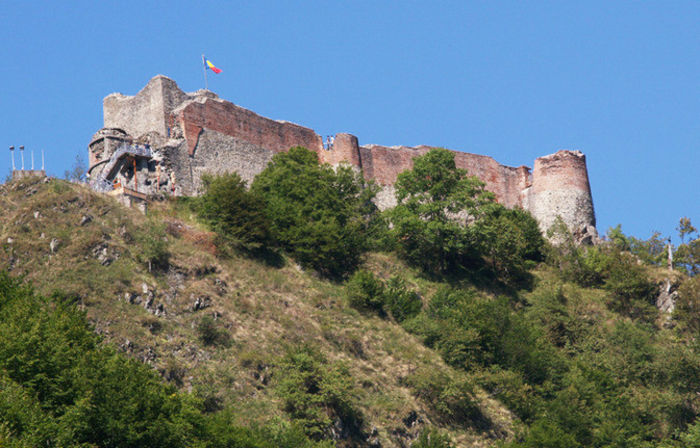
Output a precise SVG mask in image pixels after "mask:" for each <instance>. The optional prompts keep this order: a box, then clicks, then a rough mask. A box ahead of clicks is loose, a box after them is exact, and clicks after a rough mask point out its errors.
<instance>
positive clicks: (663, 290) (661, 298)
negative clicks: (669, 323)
mask: <svg viewBox="0 0 700 448" xmlns="http://www.w3.org/2000/svg"><path fill="white" fill-rule="evenodd" d="M676 297H678V291H676V290H675V287H674V285H672V284H671V280H669V279H666V280H665V281H664V282H663V283H662V284H661V286H660V288H659V295H658V296H657V297H656V307H657V308H658V309H659V311H661V312H662V313H669V314H670V313H673V310H674V309H675V308H676Z"/></svg>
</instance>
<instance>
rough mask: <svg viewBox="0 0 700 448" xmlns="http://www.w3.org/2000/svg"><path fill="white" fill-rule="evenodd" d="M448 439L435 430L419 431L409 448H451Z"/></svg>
mask: <svg viewBox="0 0 700 448" xmlns="http://www.w3.org/2000/svg"><path fill="white" fill-rule="evenodd" d="M453 447H454V445H452V442H451V441H450V438H449V437H448V436H447V435H445V434H440V433H439V432H438V431H437V430H435V429H426V430H424V431H421V433H420V435H419V436H418V438H417V439H416V441H415V442H413V443H412V444H411V448H453Z"/></svg>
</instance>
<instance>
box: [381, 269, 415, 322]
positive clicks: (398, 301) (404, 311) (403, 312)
mask: <svg viewBox="0 0 700 448" xmlns="http://www.w3.org/2000/svg"><path fill="white" fill-rule="evenodd" d="M384 296H385V299H384V306H385V309H386V311H387V312H388V313H389V314H391V317H393V318H394V319H395V320H396V321H397V322H403V321H404V320H406V319H410V318H412V317H415V316H416V315H418V313H420V311H421V308H422V307H423V302H422V301H421V298H420V296H419V295H418V293H416V292H415V291H412V290H410V289H408V287H407V286H406V282H405V280H404V279H402V278H401V277H399V276H393V277H391V278H390V279H389V281H388V282H387V283H386V287H385V291H384Z"/></svg>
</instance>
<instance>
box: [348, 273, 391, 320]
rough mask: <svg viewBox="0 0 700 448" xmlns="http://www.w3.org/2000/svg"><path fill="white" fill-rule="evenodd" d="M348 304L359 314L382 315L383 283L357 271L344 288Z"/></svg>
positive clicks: (370, 274) (371, 275) (372, 276)
mask: <svg viewBox="0 0 700 448" xmlns="http://www.w3.org/2000/svg"><path fill="white" fill-rule="evenodd" d="M345 294H346V297H347V300H348V304H349V305H350V306H351V307H353V308H355V309H356V310H358V311H361V312H371V313H377V314H379V315H384V300H385V289H384V283H383V282H382V281H381V280H379V279H378V278H377V277H375V276H374V274H372V273H371V272H369V271H365V270H359V271H357V272H355V274H353V276H352V277H350V279H349V280H348V282H347V285H346V286H345Z"/></svg>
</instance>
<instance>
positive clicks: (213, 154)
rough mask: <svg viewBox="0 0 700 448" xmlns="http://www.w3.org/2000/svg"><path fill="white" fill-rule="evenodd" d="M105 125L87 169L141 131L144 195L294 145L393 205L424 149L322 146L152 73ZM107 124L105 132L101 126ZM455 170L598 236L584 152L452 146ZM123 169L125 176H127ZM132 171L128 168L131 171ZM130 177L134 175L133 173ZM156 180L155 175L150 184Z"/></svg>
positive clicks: (246, 168)
mask: <svg viewBox="0 0 700 448" xmlns="http://www.w3.org/2000/svg"><path fill="white" fill-rule="evenodd" d="M104 121H105V129H103V130H101V131H99V132H98V133H97V134H95V136H94V138H93V141H92V142H91V143H90V165H91V171H92V170H93V167H95V173H99V169H100V166H103V165H101V164H104V161H105V160H106V159H108V158H109V157H110V156H111V153H113V151H114V147H115V142H118V141H120V140H121V139H131V138H138V139H140V140H141V141H142V142H147V143H150V144H151V146H153V147H154V148H155V151H154V157H153V160H152V161H150V162H148V163H143V164H142V165H139V168H137V173H136V174H137V179H144V181H143V183H141V182H139V185H138V187H139V188H141V189H142V190H144V191H145V192H146V193H147V194H176V195H180V194H181V195H194V194H198V193H199V192H200V190H201V181H200V178H201V175H202V174H204V173H207V172H209V173H223V172H230V171H235V172H237V173H238V174H240V175H241V177H242V178H243V179H244V180H246V181H247V182H251V181H252V179H253V178H254V177H255V175H257V174H258V173H259V172H261V171H262V170H263V169H264V168H265V166H266V165H267V163H268V162H269V160H270V159H271V158H272V156H273V155H274V154H275V153H279V152H283V151H288V150H289V148H291V147H293V146H304V147H306V148H308V149H310V150H312V151H315V152H316V153H317V154H318V156H319V160H320V161H321V162H323V163H330V164H331V165H337V164H339V163H348V164H350V165H351V166H353V167H355V168H357V169H360V170H362V172H363V174H364V177H365V178H366V179H368V180H374V181H375V182H377V183H378V184H379V185H380V186H381V187H382V190H381V191H380V193H379V195H378V197H377V204H378V206H379V207H380V208H382V209H384V208H388V207H391V206H394V205H395V203H396V201H395V197H394V187H393V185H394V183H395V182H396V179H397V177H398V175H399V173H401V172H402V171H404V170H407V169H410V168H412V167H413V159H414V157H416V156H419V155H422V154H425V153H426V152H428V151H429V150H430V149H431V147H430V146H417V147H405V146H395V147H386V146H380V145H364V146H360V145H359V142H358V139H357V137H355V136H354V135H351V134H346V133H340V134H337V135H336V136H335V142H334V145H333V146H332V147H331V148H324V147H323V141H322V138H321V136H319V135H318V134H316V133H315V132H314V131H313V130H312V129H309V128H306V127H303V126H299V125H297V124H294V123H289V122H285V121H276V120H271V119H269V118H265V117H262V116H260V115H258V114H256V113H254V112H252V111H250V110H247V109H244V108H242V107H240V106H237V105H235V104H233V103H231V102H228V101H224V100H221V99H220V98H218V96H217V95H216V94H214V93H212V92H209V91H203V90H200V91H197V92H194V93H185V92H183V91H182V90H180V89H179V87H178V86H177V84H175V82H174V81H172V80H170V79H168V78H166V77H164V76H161V75H159V76H156V77H154V78H153V79H151V81H150V82H149V83H148V85H146V87H144V88H143V89H142V90H141V91H140V92H139V93H137V94H136V95H135V96H133V97H130V96H124V95H122V94H112V95H109V96H108V97H106V98H105V100H104ZM108 128H109V129H108ZM454 154H455V163H456V165H457V167H459V168H462V169H465V170H467V172H468V173H469V174H470V175H475V176H477V177H479V178H480V179H481V180H482V181H484V182H485V184H486V188H487V189H488V190H489V191H491V192H493V193H494V194H495V196H496V199H497V200H498V201H499V202H500V203H502V204H504V205H505V206H507V207H522V208H524V209H526V210H530V211H531V212H532V213H533V215H534V216H535V217H536V218H537V219H538V221H539V222H540V225H541V227H542V228H543V230H546V229H547V228H549V226H551V225H552V224H553V223H554V221H555V219H556V218H557V216H561V218H562V219H563V220H564V222H565V223H566V224H567V225H568V226H569V228H570V229H571V230H572V231H574V233H575V234H577V235H578V236H579V237H580V239H586V238H588V239H592V238H593V237H594V236H595V215H594V211H593V201H592V198H591V192H590V186H589V184H588V173H587V170H586V161H585V156H583V154H581V153H580V152H578V151H559V152H557V153H556V154H552V155H549V156H545V157H541V158H538V159H537V160H536V161H535V166H534V170H533V172H532V173H531V172H530V169H529V168H528V167H526V166H520V167H517V168H516V167H508V166H504V165H501V164H499V163H498V162H496V161H495V160H494V159H493V158H491V157H488V156H484V155H478V154H470V153H465V152H458V151H455V152H454ZM128 170H129V168H128V167H125V168H124V172H123V173H121V174H120V175H122V176H124V180H125V181H129V180H130V179H131V178H130V177H129V171H128ZM132 171H133V168H132ZM131 175H132V176H133V174H131ZM154 177H155V178H156V179H158V180H157V181H154V180H153V179H154Z"/></svg>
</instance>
